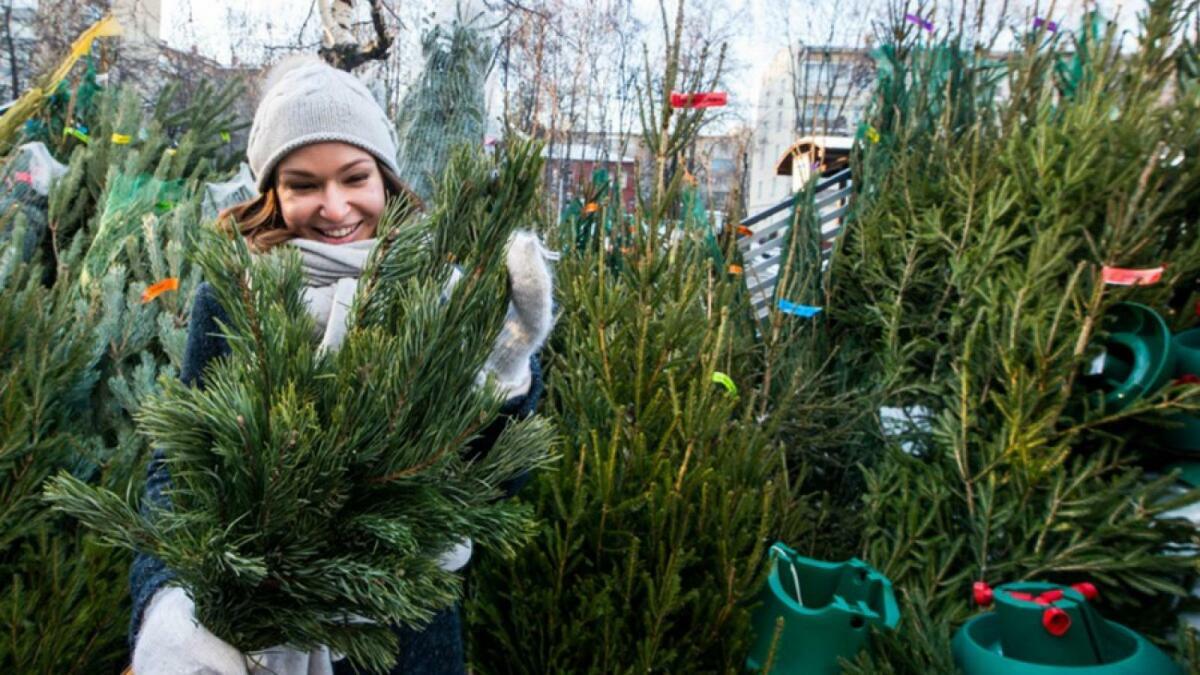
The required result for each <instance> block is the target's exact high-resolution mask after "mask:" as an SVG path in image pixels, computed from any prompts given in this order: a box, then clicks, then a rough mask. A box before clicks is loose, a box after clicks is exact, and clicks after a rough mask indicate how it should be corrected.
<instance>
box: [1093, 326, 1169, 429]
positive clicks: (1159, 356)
mask: <svg viewBox="0 0 1200 675" xmlns="http://www.w3.org/2000/svg"><path fill="white" fill-rule="evenodd" d="M1108 318H1109V320H1110V321H1111V324H1110V327H1109V336H1108V341H1107V342H1105V344H1104V365H1103V368H1102V370H1101V371H1100V373H1099V374H1098V377H1097V378H1096V380H1098V382H1099V386H1100V389H1101V390H1102V396H1103V399H1104V407H1105V409H1106V410H1109V411H1117V410H1121V409H1123V408H1125V407H1126V406H1128V405H1129V404H1130V403H1133V402H1134V401H1136V400H1138V399H1140V398H1142V397H1145V396H1149V395H1150V394H1153V393H1154V392H1156V391H1158V390H1159V389H1161V388H1162V386H1163V385H1165V384H1166V383H1167V380H1168V379H1170V377H1171V375H1172V374H1173V372H1174V368H1175V352H1174V350H1173V349H1172V345H1171V331H1170V329H1169V328H1167V323H1166V322H1165V321H1163V318H1162V317H1161V316H1159V315H1158V313H1157V312H1155V311H1154V310H1153V309H1150V308H1149V307H1147V306H1145V305H1139V304H1137V303H1133V302H1122V303H1118V304H1116V305H1114V306H1113V308H1112V309H1111V310H1109V315H1108Z"/></svg>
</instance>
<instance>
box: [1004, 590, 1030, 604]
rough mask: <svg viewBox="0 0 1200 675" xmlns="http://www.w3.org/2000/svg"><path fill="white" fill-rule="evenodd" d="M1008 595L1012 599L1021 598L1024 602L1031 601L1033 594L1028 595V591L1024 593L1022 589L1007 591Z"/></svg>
mask: <svg viewBox="0 0 1200 675" xmlns="http://www.w3.org/2000/svg"><path fill="white" fill-rule="evenodd" d="M1008 597H1010V598H1012V599H1013V600H1022V601H1024V602H1033V596H1032V595H1030V594H1029V593H1025V592H1024V591H1009V592H1008Z"/></svg>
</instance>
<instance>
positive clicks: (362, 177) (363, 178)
mask: <svg viewBox="0 0 1200 675" xmlns="http://www.w3.org/2000/svg"><path fill="white" fill-rule="evenodd" d="M370 177H371V176H370V174H365V173H360V174H358V175H356V176H351V177H350V182H351V183H365V182H367V179H368V178H370Z"/></svg>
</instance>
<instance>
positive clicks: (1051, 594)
mask: <svg viewBox="0 0 1200 675" xmlns="http://www.w3.org/2000/svg"><path fill="white" fill-rule="evenodd" d="M1062 596H1063V592H1062V591H1061V590H1059V589H1057V588H1055V589H1053V590H1050V591H1046V592H1045V593H1042V594H1041V595H1039V596H1038V599H1037V602H1038V604H1039V605H1041V604H1049V603H1051V602H1055V601H1057V600H1062Z"/></svg>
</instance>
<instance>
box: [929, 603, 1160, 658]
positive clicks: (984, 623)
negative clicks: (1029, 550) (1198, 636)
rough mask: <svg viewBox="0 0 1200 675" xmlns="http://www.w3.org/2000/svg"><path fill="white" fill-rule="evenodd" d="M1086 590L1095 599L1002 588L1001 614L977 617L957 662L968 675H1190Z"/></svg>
mask: <svg viewBox="0 0 1200 675" xmlns="http://www.w3.org/2000/svg"><path fill="white" fill-rule="evenodd" d="M1084 586H1087V588H1086V589H1081V587H1084ZM1084 590H1088V591H1089V592H1091V593H1094V589H1091V588H1090V585H1083V584H1081V585H1077V586H1076V587H1070V586H1060V585H1058V584H1049V583H1040V582H1022V583H1012V584H1004V585H1003V586H1000V587H998V588H996V589H995V591H994V602H995V611H992V612H987V613H985V614H981V615H979V616H977V617H975V618H973V619H971V620H970V621H968V622H967V623H966V624H965V625H964V626H963V627H962V628H960V629H959V631H958V633H956V634H955V636H954V640H953V642H952V643H951V649H952V650H953V652H954V662H955V663H956V664H958V667H959V668H961V669H962V670H963V672H964V673H966V674H967V675H1070V674H1076V675H1142V674H1146V675H1149V674H1151V673H1153V674H1154V675H1172V674H1175V673H1180V674H1182V672H1183V671H1182V670H1181V669H1180V668H1179V666H1178V665H1176V664H1175V663H1174V662H1173V661H1171V659H1170V658H1168V657H1167V655H1166V654H1164V653H1163V652H1162V651H1161V650H1159V649H1158V648H1157V647H1155V646H1154V645H1152V644H1150V642H1149V641H1147V640H1146V638H1144V637H1142V636H1141V635H1139V634H1138V633H1136V632H1134V631H1132V630H1130V629H1128V628H1126V627H1125V626H1122V625H1121V624H1119V623H1115V622H1112V621H1108V620H1106V619H1104V617H1102V616H1100V614H1099V613H1097V612H1096V610H1095V609H1093V608H1092V606H1091V604H1090V603H1088V600H1087V597H1086V596H1085V595H1084ZM977 599H978V593H977Z"/></svg>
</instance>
